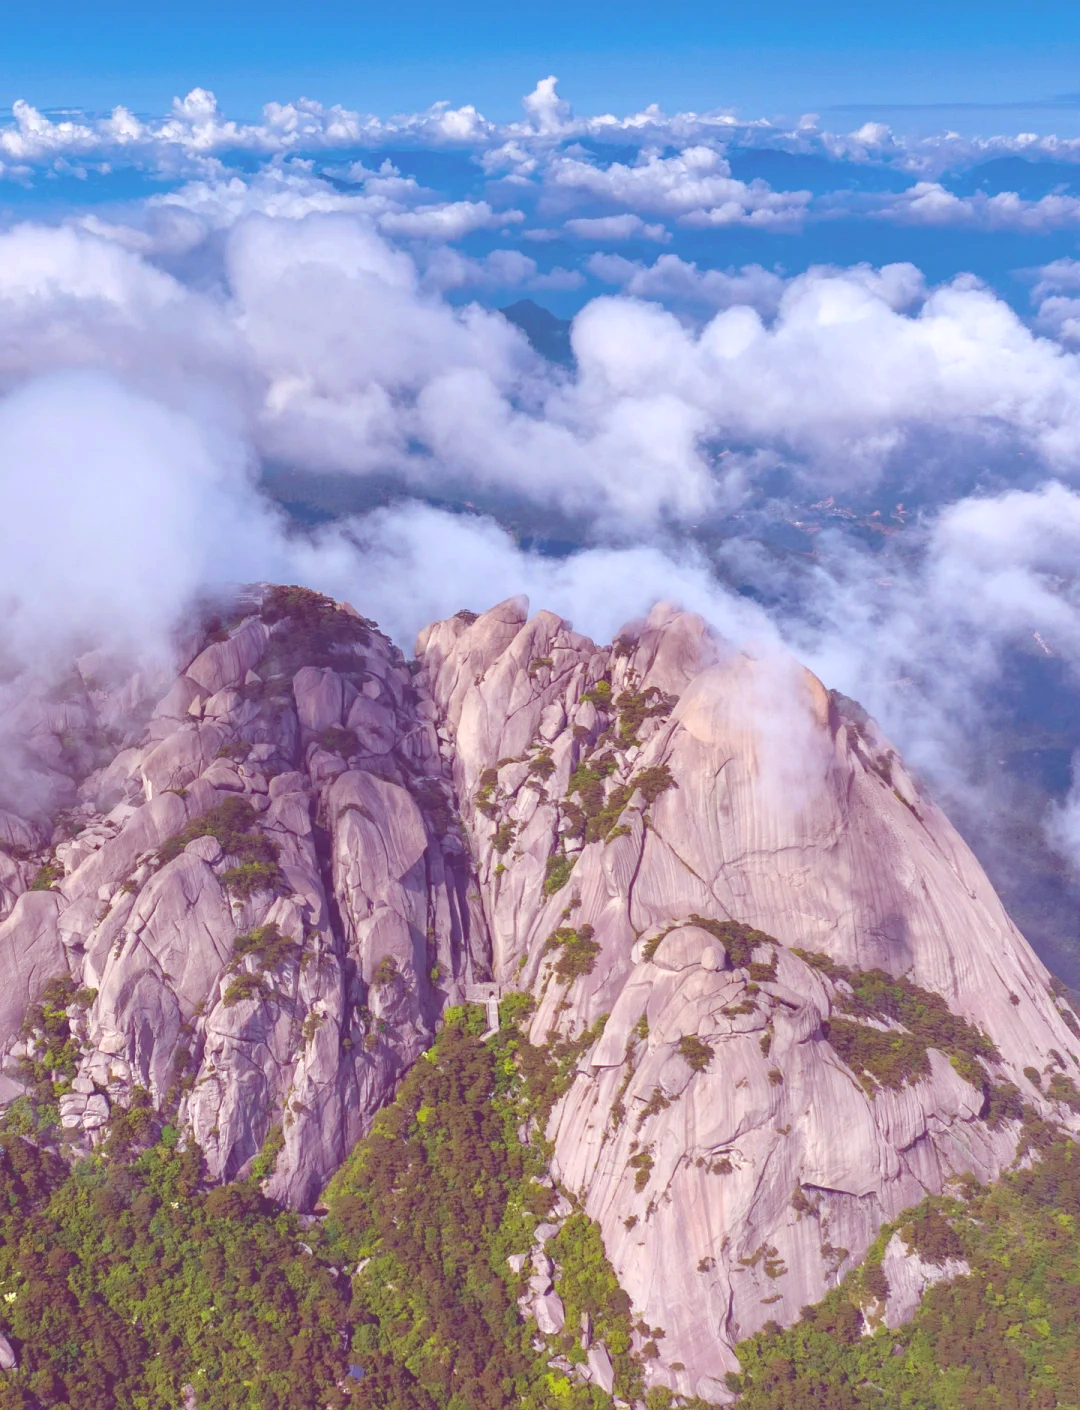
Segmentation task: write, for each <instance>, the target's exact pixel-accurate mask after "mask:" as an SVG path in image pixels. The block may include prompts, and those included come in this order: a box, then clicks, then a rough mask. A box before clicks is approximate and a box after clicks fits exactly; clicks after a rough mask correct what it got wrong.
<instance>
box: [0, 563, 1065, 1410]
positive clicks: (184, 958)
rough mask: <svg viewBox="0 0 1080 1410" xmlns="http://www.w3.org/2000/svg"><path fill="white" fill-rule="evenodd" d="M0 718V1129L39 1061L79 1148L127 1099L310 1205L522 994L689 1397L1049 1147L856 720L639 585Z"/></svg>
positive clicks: (83, 665) (917, 842) (1054, 1010)
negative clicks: (973, 1182)
mask: <svg viewBox="0 0 1080 1410" xmlns="http://www.w3.org/2000/svg"><path fill="white" fill-rule="evenodd" d="M5 738H6V740H7V741H9V742H10V745H11V753H10V757H11V758H12V759H13V760H15V759H17V761H18V768H17V769H15V766H14V765H13V769H12V778H13V791H12V792H11V806H10V808H9V810H8V811H7V812H5V813H3V814H2V815H0V838H2V839H3V841H2V842H0V960H2V964H3V966H4V969H3V974H4V978H5V981H6V982H5V983H4V984H3V986H2V989H0V1049H2V1052H3V1071H4V1074H5V1075H4V1076H3V1077H2V1078H0V1099H2V1100H3V1101H4V1102H5V1103H7V1106H8V1111H9V1113H11V1112H17V1111H19V1110H23V1109H25V1110H29V1111H32V1110H33V1109H34V1105H35V1102H37V1101H39V1100H40V1101H41V1102H45V1100H46V1096H47V1092H46V1089H48V1093H51V1092H52V1091H54V1090H55V1087H54V1085H53V1084H55V1083H56V1082H57V1081H60V1083H61V1084H62V1086H63V1089H64V1090H63V1092H62V1095H61V1096H60V1099H59V1120H60V1123H61V1125H62V1128H63V1130H64V1131H65V1132H66V1133H67V1134H66V1139H67V1141H68V1143H69V1145H70V1147H71V1148H72V1149H75V1150H78V1149H80V1148H82V1149H85V1148H87V1147H89V1146H92V1145H94V1144H95V1143H96V1142H98V1141H100V1139H101V1138H102V1135H103V1134H104V1132H105V1131H106V1130H107V1129H108V1126H109V1123H110V1120H111V1119H112V1118H113V1117H114V1115H115V1114H116V1113H117V1112H118V1111H130V1110H131V1109H132V1108H133V1106H134V1107H138V1106H139V1104H140V1103H142V1104H148V1105H149V1107H152V1108H155V1109H157V1110H158V1111H159V1112H161V1113H167V1114H168V1115H169V1118H170V1120H172V1121H173V1122H174V1124H175V1126H176V1127H177V1129H178V1130H179V1131H180V1132H181V1133H184V1138H193V1139H194V1140H196V1141H197V1142H198V1144H199V1146H200V1147H201V1149H202V1151H203V1154H204V1157H205V1162H206V1170H207V1172H208V1176H209V1178H210V1179H211V1180H214V1181H227V1180H232V1179H234V1178H236V1177H238V1176H242V1175H246V1174H249V1173H250V1172H251V1171H252V1170H255V1171H256V1173H259V1172H260V1171H262V1169H263V1167H264V1166H265V1170H266V1174H265V1180H264V1187H265V1189H266V1191H267V1192H268V1194H270V1195H271V1196H272V1197H273V1198H275V1199H277V1200H279V1201H281V1202H282V1203H284V1204H287V1205H290V1206H292V1207H294V1208H298V1209H303V1210H310V1209H312V1208H313V1206H314V1205H315V1203H316V1201H317V1200H318V1198H319V1194H320V1192H321V1191H322V1189H323V1187H324V1186H325V1184H326V1182H327V1180H328V1179H329V1177H330V1176H331V1175H332V1174H333V1172H334V1171H335V1170H336V1169H337V1167H338V1166H339V1165H340V1164H341V1162H342V1160H343V1159H344V1157H345V1156H346V1154H347V1152H348V1151H349V1149H350V1148H351V1147H352V1145H353V1144H354V1143H355V1141H356V1140H357V1139H358V1137H360V1136H361V1135H362V1134H364V1133H365V1132H366V1131H367V1130H368V1129H369V1128H370V1126H371V1122H372V1119H373V1117H374V1115H375V1113H376V1112H377V1111H378V1110H379V1109H380V1108H381V1107H382V1106H383V1105H385V1104H386V1102H387V1101H388V1100H389V1099H390V1098H391V1096H392V1095H393V1093H394V1091H395V1089H396V1087H397V1086H398V1084H399V1082H400V1081H401V1079H402V1077H403V1075H404V1074H405V1073H406V1072H407V1070H408V1069H409V1067H410V1066H411V1065H412V1064H413V1063H414V1061H415V1060H416V1059H417V1058H418V1057H419V1056H420V1054H421V1053H422V1052H423V1051H424V1050H425V1048H427V1047H428V1045H429V1044H430V1043H431V1041H432V1039H433V1036H434V1034H435V1031H436V1028H437V1026H438V1024H439V1021H440V1016H441V1015H442V1014H443V1013H444V1012H445V1010H446V1009H447V1007H448V1006H450V1005H455V1004H459V1003H461V1002H464V1001H467V1000H468V1001H484V1002H486V1003H487V1004H488V1006H489V1008H490V1009H491V1015H490V1022H491V1024H493V1025H494V1026H495V1027H497V1026H498V1021H499V1018H498V1001H499V1000H500V999H502V998H505V997H506V996H507V995H509V994H511V993H522V992H525V993H528V994H529V995H531V998H532V1002H533V1005H534V1007H533V1010H532V1017H531V1027H530V1036H531V1039H532V1042H533V1043H534V1044H537V1045H547V1046H548V1047H549V1048H552V1049H553V1050H557V1051H558V1052H559V1054H560V1055H561V1058H562V1059H563V1060H564V1066H565V1067H566V1073H567V1081H566V1090H565V1091H564V1093H563V1095H562V1096H561V1098H560V1100H559V1101H558V1103H557V1104H556V1106H555V1108H554V1111H553V1113H552V1116H551V1120H550V1124H549V1126H548V1128H547V1133H546V1134H547V1136H548V1138H549V1139H550V1141H551V1142H552V1148H553V1155H552V1160H551V1171H552V1175H553V1176H554V1178H555V1179H556V1180H557V1181H558V1183H559V1185H560V1187H561V1189H562V1191H563V1194H562V1196H561V1198H562V1199H563V1200H564V1201H566V1200H567V1199H569V1200H573V1201H575V1202H576V1203H577V1204H579V1205H580V1207H581V1208H583V1209H584V1210H585V1211H586V1212H587V1213H588V1214H589V1215H590V1216H592V1217H593V1218H594V1219H595V1220H597V1221H598V1223H599V1225H600V1228H601V1230H602V1234H603V1240H604V1245H605V1247H606V1250H607V1254H608V1257H609V1258H610V1259H611V1262H612V1264H613V1266H614V1269H615V1272H616V1273H617V1275H618V1278H619V1280H620V1282H621V1284H622V1287H623V1288H624V1289H625V1291H626V1293H627V1294H628V1295H629V1299H630V1302H631V1304H632V1306H633V1308H634V1311H635V1316H636V1317H637V1319H638V1321H639V1323H640V1324H641V1325H642V1326H644V1327H645V1328H646V1329H648V1328H660V1329H662V1330H663V1332H664V1336H663V1338H661V1339H656V1338H655V1337H652V1338H650V1339H648V1340H650V1344H651V1346H652V1348H653V1350H655V1355H652V1354H651V1353H650V1355H649V1358H648V1368H649V1369H648V1375H649V1377H650V1378H651V1380H652V1381H653V1382H655V1383H656V1384H662V1385H668V1386H671V1387H673V1388H674V1389H676V1390H677V1391H678V1392H680V1393H681V1394H684V1395H698V1396H701V1397H703V1398H704V1399H706V1400H710V1401H714V1402H721V1401H724V1400H726V1399H727V1398H729V1392H728V1390H727V1388H726V1383H725V1379H724V1378H725V1374H726V1373H727V1372H730V1371H733V1370H735V1369H736V1366H737V1363H736V1361H735V1358H734V1355H733V1352H732V1347H733V1346H734V1344H735V1342H736V1341H737V1340H738V1339H739V1338H741V1337H745V1336H747V1335H748V1334H750V1333H752V1332H753V1331H755V1330H757V1329H758V1328H759V1327H761V1326H762V1325H763V1324H764V1323H765V1322H767V1321H775V1322H778V1323H780V1324H784V1323H786V1322H790V1321H791V1320H793V1319H794V1318H795V1317H797V1316H798V1313H799V1310H800V1308H801V1307H802V1306H803V1305H804V1304H806V1303H809V1302H813V1301H815V1300H817V1299H819V1298H820V1297H821V1296H822V1295H823V1293H824V1292H825V1291H826V1290H827V1289H828V1288H830V1287H831V1286H834V1285H835V1283H836V1282H837V1280H838V1279H839V1278H840V1277H842V1276H843V1274H844V1273H845V1272H846V1271H847V1270H848V1269H849V1268H850V1267H852V1266H853V1265H854V1264H855V1263H857V1262H858V1261H859V1260H860V1258H861V1257H862V1256H863V1254H864V1252H865V1251H866V1249H867V1247H868V1246H869V1244H870V1243H871V1241H872V1239H873V1238H874V1236H875V1234H876V1232H877V1230H878V1229H879V1228H880V1226H881V1225H882V1224H883V1223H884V1222H886V1221H888V1220H891V1219H893V1218H895V1216H896V1215H897V1214H898V1213H899V1212H900V1211H901V1210H902V1209H904V1208H906V1207H908V1206H910V1205H912V1204H914V1203H917V1202H918V1200H919V1199H921V1198H922V1197H923V1195H924V1194H925V1193H927V1192H937V1191H940V1190H942V1189H943V1188H944V1187H945V1185H946V1183H947V1182H948V1181H949V1180H950V1178H952V1177H953V1176H954V1175H957V1174H963V1173H966V1172H970V1173H973V1174H974V1175H976V1176H977V1177H978V1178H979V1179H980V1180H987V1179H991V1178H993V1177H994V1176H996V1175H997V1174H998V1173H999V1172H1000V1171H1001V1170H1002V1169H1004V1168H1005V1167H1006V1166H1008V1165H1009V1164H1010V1163H1011V1162H1012V1161H1013V1160H1014V1158H1015V1157H1016V1152H1017V1142H1018V1137H1019V1133H1020V1128H1021V1108H1022V1106H1023V1104H1026V1105H1027V1108H1028V1109H1029V1110H1030V1111H1032V1112H1038V1113H1040V1114H1041V1115H1042V1117H1043V1118H1044V1119H1046V1120H1050V1121H1053V1122H1054V1123H1056V1124H1058V1125H1060V1126H1063V1127H1065V1128H1067V1129H1072V1128H1073V1126H1075V1123H1076V1117H1075V1115H1074V1112H1075V1110H1076V1108H1077V1107H1080V1093H1078V1092H1077V1088H1076V1085H1075V1078H1076V1076H1077V1072H1076V1069H1077V1068H1078V1067H1080V1059H1078V1058H1077V1056H1076V1055H1075V1050H1077V1049H1078V1048H1080V1041H1078V1038H1080V1027H1078V1025H1077V1022H1076V1019H1075V1017H1074V1016H1073V1014H1072V1012H1071V1010H1070V1009H1069V1008H1068V1006H1067V1005H1066V1004H1064V1002H1063V1001H1060V1000H1059V999H1058V998H1056V997H1055V994H1054V992H1053V991H1052V988H1051V982H1050V977H1049V975H1048V973H1047V972H1046V970H1045V968H1044V967H1043V966H1042V964H1041V963H1040V962H1039V960H1038V959H1037V958H1036V956H1035V955H1034V954H1033V952H1032V951H1031V949H1030V947H1029V946H1028V945H1027V943H1026V941H1025V940H1024V939H1023V937H1022V936H1021V935H1020V934H1019V933H1018V932H1017V930H1016V929H1015V927H1014V926H1013V925H1012V923H1011V922H1010V920H1009V918H1008V916H1007V915H1006V914H1005V912H1004V910H1003V908H1002V906H1001V904H1000V902H999V901H998V899H997V897H996V896H995V894H994V892H993V889H992V888H991V886H990V884H989V882H988V881H987V879H986V877H985V876H984V874H983V872H982V871H981V869H980V868H979V866H978V864H977V863H976V861H975V859H974V858H973V856H972V855H971V853H970V851H969V850H968V848H967V847H966V846H965V844H964V843H963V841H962V840H961V839H960V837H959V836H958V835H957V833H956V832H955V830H954V829H953V828H952V827H951V825H950V824H949V822H948V821H947V819H946V818H945V817H944V816H943V815H942V814H941V812H940V811H939V810H938V809H937V808H936V807H935V805H934V803H933V802H932V800H931V799H929V798H928V797H927V796H926V794H925V792H924V790H923V789H922V788H921V787H920V786H919V784H918V782H917V780H915V779H913V778H912V777H911V776H910V775H909V773H908V772H907V771H906V770H905V768H904V766H903V763H902V761H901V760H900V759H899V758H898V756H897V754H896V751H895V750H894V749H893V748H892V747H891V746H890V745H889V743H888V741H887V740H886V739H884V738H883V736H882V735H881V733H880V731H879V730H878V729H877V727H876V725H875V724H874V722H873V721H872V720H870V719H869V718H868V717H867V716H866V715H865V713H864V712H863V711H861V710H860V709H859V707H858V706H857V705H855V704H854V703H853V702H852V701H849V700H847V699H845V698H844V697H842V696H839V695H836V694H833V693H830V692H829V691H828V690H827V689H826V688H825V687H824V686H823V685H822V684H821V682H819V681H818V680H817V679H816V678H815V677H813V676H812V675H810V674H809V673H808V672H806V671H803V670H802V669H801V668H798V667H797V666H795V665H794V664H792V663H790V662H787V661H779V660H776V659H774V658H771V657H769V656H760V657H754V656H752V655H750V654H747V653H746V652H742V651H737V650H735V649H733V648H732V647H731V646H730V645H728V644H726V643H724V642H722V641H720V640H718V639H717V638H715V637H714V636H713V635H712V634H711V633H710V632H709V631H708V630H707V628H706V626H705V624H704V623H703V622H702V621H701V619H700V618H698V617H695V616H693V615H692V614H688V613H684V612H681V611H678V610H677V609H675V608H673V607H671V606H669V605H660V606H658V607H656V608H654V610H653V611H652V613H651V614H650V615H649V617H648V618H647V619H646V620H644V621H642V622H639V623H635V624H632V625H630V626H628V627H627V628H626V629H625V630H624V631H623V632H622V633H621V634H620V635H619V636H618V638H617V639H616V641H615V642H614V644H613V645H611V646H597V645H596V644H594V643H593V642H592V641H590V640H588V639H587V638H586V637H584V636H582V635H580V634H578V633H576V632H574V631H573V630H572V628H571V627H570V626H569V625H568V624H567V623H566V622H564V621H563V620H562V619H560V618H559V617H558V616H556V615H554V614H552V613H549V612H543V611H541V612H539V613H538V614H536V615H535V616H533V617H531V618H530V617H529V616H528V609H527V604H526V603H525V601H524V600H523V599H511V600H509V601H507V602H504V603H501V604H499V605H498V606H496V607H494V608H493V609H491V610H490V611H488V612H486V613H484V614H482V615H475V614H473V613H468V612H461V613H458V614H457V615H456V616H455V617H451V618H449V619H447V620H445V621H441V622H437V623H434V624H433V625H431V626H430V627H428V628H426V629H425V630H424V631H423V632H422V633H421V634H420V637H419V639H418V641H417V644H416V652H415V659H414V660H413V661H411V662H409V661H406V660H405V658H404V657H403V655H402V653H401V652H400V651H399V650H398V649H397V648H396V647H395V646H394V645H393V644H392V643H391V642H390V641H389V640H388V639H387V638H386V637H385V636H383V635H382V634H381V633H380V632H379V631H378V629H377V628H376V627H375V625H374V624H373V623H371V622H369V621H367V620H366V619H365V618H363V617H361V616H360V615H359V614H358V613H357V612H356V611H355V610H354V609H352V608H351V607H349V606H347V605H345V604H336V603H334V602H332V601H330V600H329V599H327V598H325V597H322V596H320V595H319V594H316V593H312V592H310V591H308V590H305V589H299V588H278V587H270V586H261V587H258V588H253V589H248V590H245V592H244V593H242V594H240V595H239V597H238V598H237V599H236V601H235V602H233V603H232V604H230V605H229V607H228V609H227V610H226V611H225V612H224V613H223V614H220V615H219V616H218V617H217V618H216V619H213V620H209V621H203V622H202V624H201V625H200V626H199V627H198V628H197V629H195V628H193V629H192V632H191V633H190V635H189V638H188V639H186V640H185V642H183V643H182V644H180V645H179V646H178V647H177V659H176V660H175V662H173V663H172V665H171V666H169V667H167V668H162V669H160V670H147V669H145V668H144V669H141V670H139V671H134V672H131V671H128V672H127V673H126V674H125V673H123V672H119V671H116V670H113V671H112V672H111V673H110V669H109V667H108V662H106V661H104V660H103V659H97V658H94V657H90V656H87V657H84V658H80V661H79V662H78V663H77V667H76V669H75V671H74V672H73V673H72V674H71V676H70V677H69V678H68V679H66V680H65V681H63V682H62V683H61V684H60V685H57V684H55V683H53V684H50V685H45V684H42V683H41V682H40V681H38V682H30V681H23V682H21V683H20V684H19V686H18V688H17V689H15V688H13V689H12V691H11V695H10V698H9V708H8V712H7V721H6V727H5ZM16 774H17V779H16ZM16 782H17V783H18V788H15V787H14V785H15V783H16ZM28 799H29V800H30V803H31V804H32V803H34V800H35V799H36V800H37V803H36V805H35V806H29V805H28V802H27V800H28ZM57 1015H59V1017H57ZM260 1162H261V1164H260ZM569 1207H570V1206H569V1204H568V1205H567V1209H569ZM524 1252H525V1251H523V1255H524ZM537 1268H539V1271H537ZM523 1296H524V1297H525V1302H524V1304H523V1306H524V1308H525V1310H526V1311H527V1312H528V1313H530V1314H531V1315H533V1316H535V1318H536V1320H537V1324H538V1325H539V1326H540V1328H541V1330H544V1329H545V1327H546V1326H547V1324H551V1325H555V1323H556V1322H557V1321H558V1317H559V1316H560V1315H561V1314H560V1309H559V1307H558V1306H556V1305H555V1304H557V1303H558V1298H557V1297H555V1295H554V1294H553V1293H552V1292H551V1290H550V1283H549V1282H548V1281H547V1280H546V1279H545V1276H544V1272H543V1268H542V1267H539V1265H537V1263H536V1260H535V1259H534V1272H533V1277H532V1281H531V1282H530V1283H529V1291H528V1292H526V1293H525V1294H523ZM553 1299H554V1300H553ZM898 1305H899V1304H898ZM890 1315H891V1314H890ZM635 1335H641V1336H642V1337H643V1338H644V1333H641V1334H635ZM590 1354H591V1353H590ZM605 1354H606V1353H605ZM595 1360H596V1367H594V1368H593V1372H592V1373H593V1374H595V1375H596V1376H597V1377H598V1378H599V1380H598V1383H600V1382H602V1380H603V1378H604V1376H605V1375H606V1374H607V1372H605V1370H604V1365H603V1356H601V1355H600V1352H599V1351H597V1355H596V1358H595ZM591 1364H592V1363H591V1362H590V1365H591ZM609 1369H610V1367H609Z"/></svg>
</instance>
